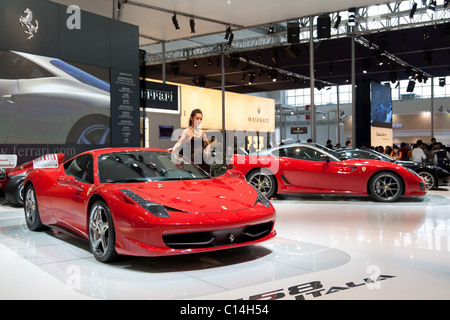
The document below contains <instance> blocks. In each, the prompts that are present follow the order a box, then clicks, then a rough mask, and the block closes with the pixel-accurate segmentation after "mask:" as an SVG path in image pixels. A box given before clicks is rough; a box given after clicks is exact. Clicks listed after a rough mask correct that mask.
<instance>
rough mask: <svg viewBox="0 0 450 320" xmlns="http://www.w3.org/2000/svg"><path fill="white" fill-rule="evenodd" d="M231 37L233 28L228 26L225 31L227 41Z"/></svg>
mask: <svg viewBox="0 0 450 320" xmlns="http://www.w3.org/2000/svg"><path fill="white" fill-rule="evenodd" d="M230 35H231V27H230V26H227V29H226V30H225V40H228V39H229V38H230Z"/></svg>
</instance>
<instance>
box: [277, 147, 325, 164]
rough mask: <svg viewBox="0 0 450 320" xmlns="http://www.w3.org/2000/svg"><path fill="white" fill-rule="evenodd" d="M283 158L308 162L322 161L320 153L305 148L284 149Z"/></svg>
mask: <svg viewBox="0 0 450 320" xmlns="http://www.w3.org/2000/svg"><path fill="white" fill-rule="evenodd" d="M284 153H285V154H286V155H285V157H288V158H294V159H299V160H308V161H322V160H321V158H320V157H321V155H322V152H320V151H318V150H316V149H313V148H308V147H305V146H298V147H295V146H294V147H286V148H284Z"/></svg>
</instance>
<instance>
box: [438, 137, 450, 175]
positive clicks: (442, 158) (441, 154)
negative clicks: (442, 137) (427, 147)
mask: <svg viewBox="0 0 450 320" xmlns="http://www.w3.org/2000/svg"><path fill="white" fill-rule="evenodd" d="M436 146H437V148H436V151H435V152H434V164H435V165H438V166H439V167H441V168H444V169H446V170H449V169H450V168H449V165H448V160H450V153H449V152H448V151H447V150H446V149H445V148H443V147H442V143H441V142H437V143H436Z"/></svg>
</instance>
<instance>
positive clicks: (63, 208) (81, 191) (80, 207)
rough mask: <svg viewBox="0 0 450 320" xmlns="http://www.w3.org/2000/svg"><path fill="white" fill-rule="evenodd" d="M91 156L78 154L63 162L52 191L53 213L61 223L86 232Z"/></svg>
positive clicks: (77, 230)
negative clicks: (62, 169) (60, 173)
mask: <svg viewBox="0 0 450 320" xmlns="http://www.w3.org/2000/svg"><path fill="white" fill-rule="evenodd" d="M93 163H94V161H93V157H92V155H90V154H83V155H80V156H78V157H76V158H74V159H73V160H71V161H69V162H67V163H65V164H64V173H63V174H62V175H61V176H60V177H59V178H58V179H57V182H56V186H55V187H54V189H53V191H52V209H53V215H54V216H55V218H56V219H57V220H58V222H59V223H60V224H61V225H64V226H66V227H67V228H70V229H72V230H73V231H75V232H78V233H81V234H84V235H85V234H86V233H87V212H86V202H87V201H88V193H89V190H90V188H91V187H92V186H93V184H94V169H93Z"/></svg>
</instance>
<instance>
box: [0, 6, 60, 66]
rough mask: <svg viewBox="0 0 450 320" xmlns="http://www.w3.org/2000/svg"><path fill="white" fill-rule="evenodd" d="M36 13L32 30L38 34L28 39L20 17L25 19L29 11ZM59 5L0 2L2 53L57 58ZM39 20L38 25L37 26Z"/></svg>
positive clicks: (26, 29) (0, 43)
mask: <svg viewBox="0 0 450 320" xmlns="http://www.w3.org/2000/svg"><path fill="white" fill-rule="evenodd" d="M27 8H28V9H30V10H31V11H32V13H33V19H32V20H31V26H36V25H37V27H38V29H37V30H38V31H37V33H36V34H35V35H34V36H33V37H32V38H31V39H28V37H29V35H28V34H26V33H25V32H24V31H27V32H28V28H27V27H25V26H21V24H20V22H19V19H20V17H26V16H27V14H26V13H24V11H25V10H26V9H27ZM56 17H58V5H57V4H56V3H54V2H50V1H38V0H1V1H0V30H1V32H0V46H1V48H2V49H9V50H16V51H22V52H29V53H34V54H39V55H43V56H50V57H56V56H57V55H58V41H57V39H58V20H57V19H55V18H56ZM36 20H37V23H36Z"/></svg>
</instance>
